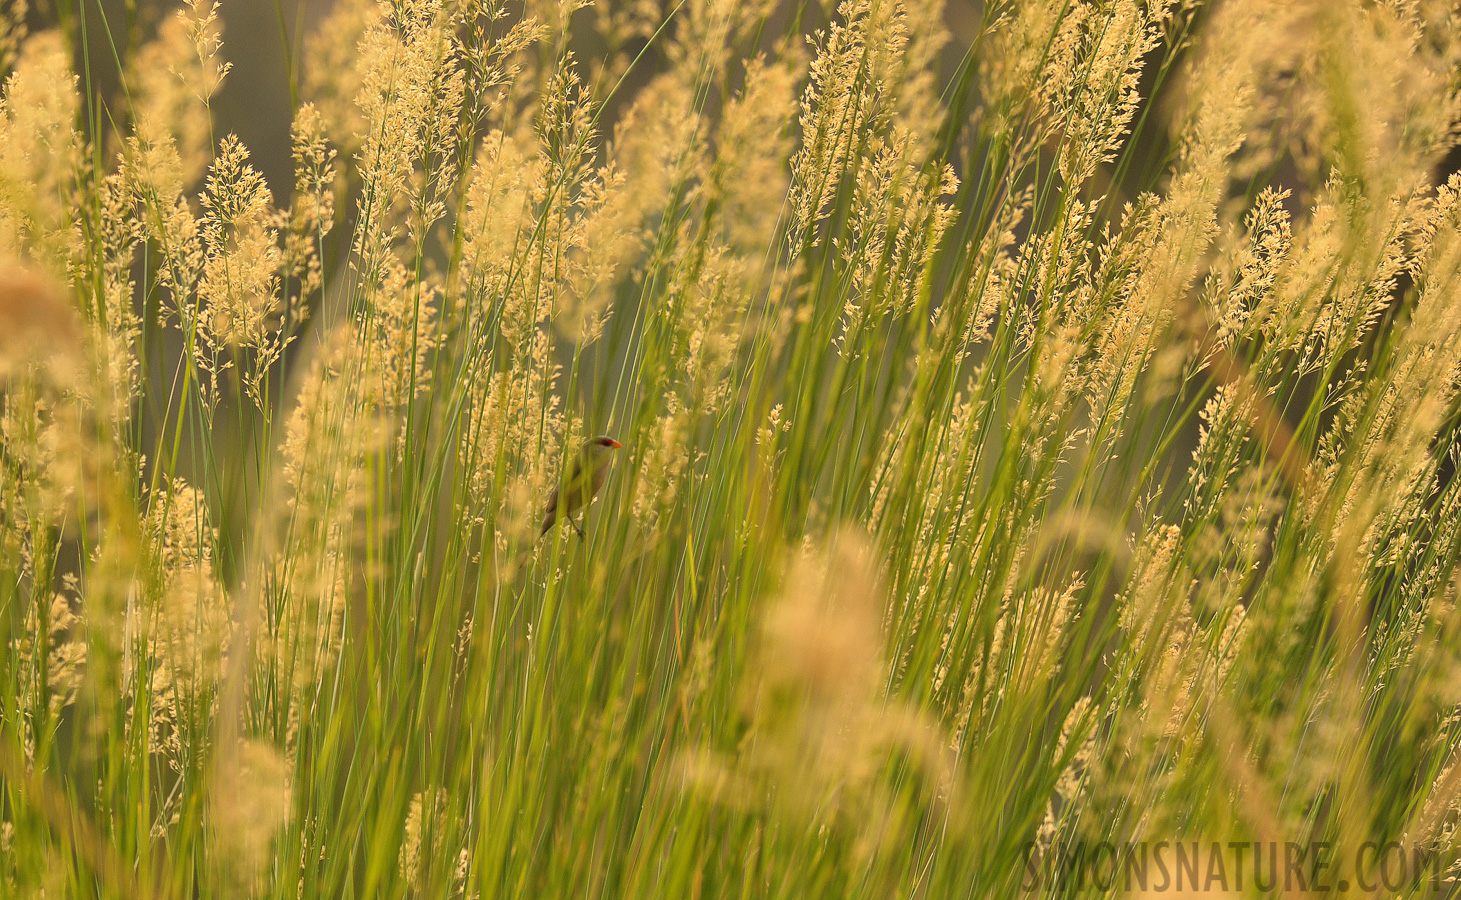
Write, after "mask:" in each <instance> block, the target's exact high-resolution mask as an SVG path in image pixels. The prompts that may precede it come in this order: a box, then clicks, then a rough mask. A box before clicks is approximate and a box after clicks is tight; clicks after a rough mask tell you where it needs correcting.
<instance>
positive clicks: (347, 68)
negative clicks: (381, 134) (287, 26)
mask: <svg viewBox="0 0 1461 900" xmlns="http://www.w3.org/2000/svg"><path fill="white" fill-rule="evenodd" d="M388 14H389V7H388V6H387V5H386V4H384V3H381V2H379V0H340V2H338V3H334V4H332V5H331V6H330V12H329V15H328V16H326V17H325V20H324V21H323V22H321V23H320V26H319V28H317V29H315V30H314V31H313V32H312V33H311V34H309V35H308V37H307V38H306V39H305V41H306V43H305V52H304V54H303V59H302V63H303V67H304V79H303V82H304V83H303V87H302V93H303V94H304V96H306V97H308V98H309V99H310V102H311V103H313V105H314V106H315V107H316V108H317V109H318V110H319V113H320V118H321V120H322V125H323V128H324V133H325V134H326V135H327V136H328V137H329V141H330V143H331V144H334V145H335V146H336V147H339V148H340V152H341V153H342V154H343V155H344V156H345V158H347V159H353V158H355V156H356V154H358V153H359V152H360V148H361V145H362V144H363V143H364V142H365V139H366V137H367V136H368V135H369V134H370V132H371V129H372V126H373V123H371V122H370V120H369V119H368V118H367V117H366V113H365V111H364V110H363V109H362V108H361V107H360V106H359V105H358V104H357V102H356V98H357V97H359V96H360V92H361V90H362V88H363V87H364V84H365V77H366V73H367V71H368V70H367V69H366V67H364V66H361V65H359V63H360V61H361V60H362V53H363V52H364V51H365V50H367V49H368V48H369V46H373V45H366V44H364V43H363V42H364V41H365V40H366V35H369V34H373V33H375V31H376V29H378V28H380V27H381V25H382V23H383V22H384V21H385V19H386V16H387V15H388Z"/></svg>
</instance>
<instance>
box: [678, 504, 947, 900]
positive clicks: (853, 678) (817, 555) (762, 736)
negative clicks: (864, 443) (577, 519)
mask: <svg viewBox="0 0 1461 900" xmlns="http://www.w3.org/2000/svg"><path fill="white" fill-rule="evenodd" d="M882 604H883V600H882V597H881V592H880V590H879V588H878V570H877V566H876V564H875V563H874V561H873V557H872V549H871V545H870V543H869V541H868V539H867V537H866V536H865V535H863V534H862V533H860V532H859V531H857V530H854V529H852V528H845V529H842V530H840V531H839V532H838V533H837V534H835V535H834V536H833V537H832V538H831V539H830V540H829V541H828V542H827V543H826V545H825V546H824V547H821V548H817V549H814V550H809V551H807V552H804V553H802V554H799V555H798V556H797V557H796V558H795V559H794V560H793V561H792V563H791V565H790V566H789V567H788V570H787V574H786V577H785V583H784V584H783V585H782V587H781V589H780V593H779V595H778V598H777V599H776V600H775V601H774V602H772V603H771V605H770V606H769V607H768V608H767V610H766V612H765V616H764V619H763V622H762V629H763V633H762V636H761V638H762V644H761V647H760V649H759V650H758V652H757V654H756V659H757V665H756V667H755V669H754V670H753V671H754V674H751V673H748V675H747V680H746V683H745V685H744V686H743V691H744V696H745V702H746V703H747V704H748V714H749V716H750V719H751V722H750V730H749V732H748V733H747V735H746V737H745V739H744V740H743V741H742V749H741V750H740V752H739V753H738V754H737V755H736V756H735V757H733V758H730V759H719V758H717V757H715V756H713V755H707V754H706V753H703V752H702V753H698V754H692V755H691V756H689V757H687V758H686V759H685V778H686V782H685V783H686V787H687V789H689V790H691V791H702V790H703V791H707V792H708V794H709V796H710V797H711V798H712V799H714V800H715V801H717V802H719V803H724V804H729V805H732V806H736V807H742V806H748V805H749V806H750V807H751V808H752V809H755V808H757V807H758V806H759V805H760V804H762V803H766V804H768V806H769V808H770V809H771V810H775V811H777V812H778V814H779V815H792V816H794V817H795V818H796V820H799V821H803V822H805V823H806V824H805V826H804V827H806V828H807V832H806V833H807V834H809V835H810V834H815V833H817V832H818V830H819V829H820V830H821V831H824V832H825V830H827V829H828V828H832V829H835V830H836V831H837V832H838V833H839V834H842V835H846V836H847V837H848V838H850V843H849V844H848V845H847V846H848V852H851V853H852V854H853V857H852V858H853V859H854V860H857V863H856V865H858V866H861V865H868V864H871V863H873V862H875V861H877V859H878V858H879V857H882V856H884V855H887V856H888V857H897V856H899V855H900V854H901V853H902V852H904V851H903V850H902V849H901V848H902V845H904V844H905V842H907V841H908V840H910V839H912V838H913V837H914V835H915V834H916V833H917V829H918V823H919V820H920V817H921V816H922V815H923V814H924V813H925V812H926V811H927V809H928V807H927V806H923V804H930V805H934V806H937V805H939V804H941V803H945V802H948V800H949V794H948V792H949V791H950V790H951V784H950V779H951V777H952V770H951V768H950V765H951V763H950V760H949V759H948V758H947V756H946V751H945V749H944V748H945V745H946V743H947V738H946V737H945V736H944V735H943V734H942V732H941V731H940V729H939V727H938V725H937V724H936V723H935V722H932V721H930V720H928V719H927V718H926V717H925V716H924V715H923V714H922V713H920V712H919V711H918V710H917V709H915V708H912V707H909V706H905V705H904V704H902V703H900V702H898V701H896V700H894V699H891V698H888V697H886V696H885V695H884V687H883V686H884V684H885V682H886V678H887V667H886V664H885V663H884V661H883V651H882V643H883V642H882V636H881V626H880V621H881V619H882V617H883V612H882V609H881V606H882ZM890 754H902V755H903V756H904V758H905V759H906V763H905V764H906V765H908V766H910V767H912V768H913V770H914V771H915V772H916V773H917V774H916V775H915V776H914V777H915V778H916V779H919V780H921V781H923V782H924V783H923V790H922V792H920V791H919V790H918V788H917V787H916V786H915V785H914V784H910V783H908V782H905V781H902V780H901V779H900V780H891V779H889V778H888V777H887V773H888V772H889V769H888V768H886V760H887V757H888V756H889V755H890ZM905 777H907V776H906V775H905ZM793 840H795V838H793ZM781 877H784V878H788V879H792V880H793V881H795V880H796V879H797V878H798V873H796V872H794V871H786V872H783V873H781Z"/></svg>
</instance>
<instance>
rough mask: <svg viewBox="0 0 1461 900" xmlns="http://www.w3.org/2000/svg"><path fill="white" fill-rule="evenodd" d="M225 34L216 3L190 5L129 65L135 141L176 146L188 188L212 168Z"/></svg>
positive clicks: (195, 0) (203, 0)
mask: <svg viewBox="0 0 1461 900" xmlns="http://www.w3.org/2000/svg"><path fill="white" fill-rule="evenodd" d="M222 30H223V29H222V24H221V23H220V22H219V20H218V4H217V3H216V2H212V0H188V2H187V3H186V4H185V5H184V8H182V9H179V10H178V11H177V12H175V13H174V14H173V15H171V16H169V17H167V18H166V19H164V20H163V22H162V25H161V27H159V28H158V31H157V37H155V38H153V39H152V40H151V41H149V42H147V43H146V44H143V45H142V46H141V48H139V49H138V51H137V52H136V53H134V54H132V55H130V56H129V57H128V60H127V63H128V65H127V71H126V73H125V83H126V86H127V99H128V102H129V104H130V106H131V109H130V110H129V111H130V113H131V119H132V129H133V131H132V136H133V138H134V139H135V140H136V141H137V142H138V143H139V144H142V145H144V146H155V145H157V144H161V143H171V144H172V145H173V146H174V147H176V148H177V152H178V159H179V161H180V163H181V167H182V172H181V176H180V177H181V178H182V181H183V183H184V184H185V185H189V186H191V185H193V184H195V183H196V182H197V180H198V178H199V177H200V176H201V175H202V174H203V173H204V171H206V170H207V168H208V161H209V156H210V148H211V146H212V144H213V117H212V101H213V97H214V96H215V95H216V94H217V93H218V90H219V89H220V88H221V87H222V86H223V80H224V78H226V77H227V76H228V70H229V68H230V63H228V62H226V61H225V60H223V59H222V58H221V53H220V48H221V45H222Z"/></svg>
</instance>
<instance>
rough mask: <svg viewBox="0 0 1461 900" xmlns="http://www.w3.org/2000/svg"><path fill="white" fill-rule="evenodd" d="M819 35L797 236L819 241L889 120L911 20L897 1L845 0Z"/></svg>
mask: <svg viewBox="0 0 1461 900" xmlns="http://www.w3.org/2000/svg"><path fill="white" fill-rule="evenodd" d="M837 14H838V17H839V18H840V19H841V21H836V22H833V23H832V24H831V25H829V26H828V28H827V29H826V31H825V32H823V33H821V34H819V36H818V39H817V43H816V45H815V46H816V47H817V53H816V56H815V58H814V59H813V60H812V63H811V67H810V70H809V77H810V81H809V83H808V84H807V87H806V89H805V90H804V91H803V94H802V101H801V112H800V114H799V116H798V122H799V124H800V126H801V131H802V140H801V147H800V148H798V149H797V151H796V153H795V155H794V156H793V157H792V163H791V173H792V175H791V191H790V194H789V203H790V208H791V228H790V232H789V233H790V236H791V238H792V240H793V241H795V242H798V243H800V242H808V243H811V242H815V241H816V240H817V237H818V232H817V228H818V225H819V224H820V223H821V222H822V221H823V220H824V219H825V218H826V217H827V216H828V215H829V214H830V211H831V210H830V207H831V206H832V204H833V202H834V201H835V199H836V194H837V188H838V184H839V183H840V182H841V180H842V177H843V173H844V172H846V171H848V170H849V168H851V167H850V166H849V162H850V161H854V160H857V159H858V158H860V157H861V156H862V155H863V154H864V153H865V152H866V150H865V145H864V142H865V141H866V140H867V139H868V138H869V136H871V135H876V134H879V133H881V132H882V130H883V129H884V128H885V127H886V126H887V125H888V123H889V122H890V120H891V118H892V115H893V111H894V108H895V103H896V101H895V99H894V98H895V97H896V96H897V90H898V87H899V85H900V82H901V78H900V75H901V74H902V67H901V63H902V57H901V52H902V50H903V49H904V47H905V46H906V45H907V43H908V15H907V12H906V10H905V9H904V7H903V5H902V4H901V3H898V2H895V0H846V2H844V3H842V4H841V5H840V6H839V7H838V9H837Z"/></svg>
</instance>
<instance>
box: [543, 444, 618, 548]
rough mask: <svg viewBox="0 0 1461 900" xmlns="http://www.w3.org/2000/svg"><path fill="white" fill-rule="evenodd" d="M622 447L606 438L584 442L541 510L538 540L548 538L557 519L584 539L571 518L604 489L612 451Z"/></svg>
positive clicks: (567, 465) (580, 530) (612, 454)
mask: <svg viewBox="0 0 1461 900" xmlns="http://www.w3.org/2000/svg"><path fill="white" fill-rule="evenodd" d="M623 446H624V445H623V444H621V443H619V442H618V441H616V440H614V439H613V438H611V437H609V436H608V435H606V434H601V435H599V436H598V437H594V438H589V439H588V440H586V441H584V442H583V446H582V447H580V448H579V449H578V455H577V456H576V457H575V458H574V459H573V461H572V463H571V464H566V465H565V466H564V476H563V480H562V481H561V482H559V484H558V490H556V491H554V492H553V496H552V497H550V498H548V505H547V506H546V507H544V509H543V530H542V531H540V532H538V537H542V536H543V535H545V534H547V533H548V529H550V528H552V527H553V525H554V524H555V523H556V522H557V521H558V520H559V519H560V518H564V519H567V520H568V524H569V525H572V526H573V530H574V531H576V532H578V536H579V537H583V529H582V528H580V527H578V523H577V522H575V521H573V514H574V513H576V512H578V511H579V510H580V509H583V508H584V507H586V506H588V504H589V501H591V500H593V498H594V496H595V495H596V494H598V492H599V489H600V488H602V487H603V486H604V482H605V481H607V480H608V478H609V464H610V463H612V462H613V461H614V451H615V450H618V449H619V448H621V447H623Z"/></svg>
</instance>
